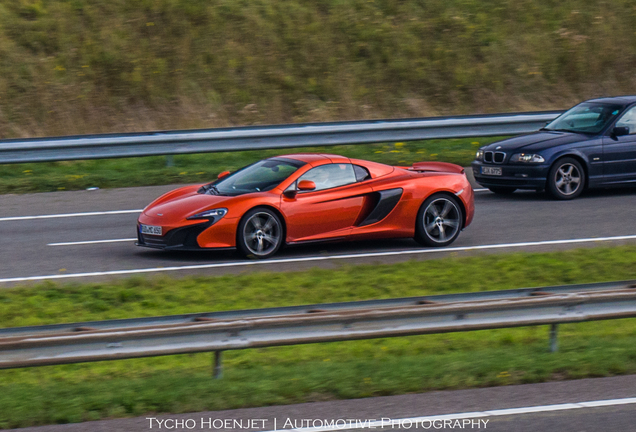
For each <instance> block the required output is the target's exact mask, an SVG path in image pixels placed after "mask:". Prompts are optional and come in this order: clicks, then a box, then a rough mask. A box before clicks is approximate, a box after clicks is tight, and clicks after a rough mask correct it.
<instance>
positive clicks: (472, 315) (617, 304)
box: [0, 282, 636, 375]
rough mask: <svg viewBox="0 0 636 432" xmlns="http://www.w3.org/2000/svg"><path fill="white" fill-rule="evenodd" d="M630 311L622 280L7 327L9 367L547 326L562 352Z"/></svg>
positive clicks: (4, 353) (632, 287) (633, 310)
mask: <svg viewBox="0 0 636 432" xmlns="http://www.w3.org/2000/svg"><path fill="white" fill-rule="evenodd" d="M223 314H225V315H223ZM232 314H234V315H232ZM630 317H636V284H634V283H633V282H616V283H609V284H590V285H574V286H561V287H550V288H534V289H525V290H512V291H496V292H480V293H468V294H457V295H454V296H452V295H451V296H429V297H415V298H405V299H388V300H375V301H370V302H354V303H335V304H325V305H312V306H310V307H307V306H302V307H297V308H293V307H292V308H274V309H257V310H254V311H235V312H220V313H212V314H194V315H180V316H174V317H157V318H145V319H140V320H116V321H112V322H111V321H100V322H94V323H74V324H68V325H61V326H40V327H23V328H14V329H3V330H2V333H0V369H7V368H19V367H30V366H44V365H56V364H69V363H79V362H90V361H101V360H117V359H128V358H137V357H149V356H160V355H172V354H184V353H196V352H207V351H214V352H215V359H216V366H215V375H219V374H220V360H221V357H220V353H221V352H222V351H225V350H235V349H246V348H262V347H271V346H280V345H297V344H305V343H316V342H333V341H347V340H356V339H371V338H384V337H396V336H409V335H421V334H434V333H445V332H458V331H471V330H484V329H497V328H509V327H519V326H529V325H544V324H550V325H551V326H552V330H551V349H552V350H553V351H554V350H556V330H557V327H556V325H557V324H561V323H576V322H582V321H592V320H603V319H618V318H630ZM126 321H127V322H128V324H124V323H125V322H126ZM122 324H123V325H122Z"/></svg>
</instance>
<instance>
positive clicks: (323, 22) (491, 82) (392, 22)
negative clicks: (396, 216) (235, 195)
mask: <svg viewBox="0 0 636 432" xmlns="http://www.w3.org/2000/svg"><path fill="white" fill-rule="evenodd" d="M635 24H636V10H634V8H633V3H632V2H631V1H629V0H614V1H611V2H604V3H603V2H596V3H594V2H592V3H590V2H589V1H586V0H564V1H560V2H555V1H552V0H429V1H418V0H405V1H400V2H396V1H393V0H347V1H342V0H324V1H323V0H321V1H315V0H314V1H298V0H250V1H247V0H218V1H215V2H209V1H203V0H155V1H148V0H90V1H89V0H5V1H3V2H2V3H1V4H0V136H2V137H14V136H25V135H59V134H68V133H87V132H106V131H122V130H150V129H173V128H187V127H199V126H214V125H229V124H246V123H250V124H252V123H286V122H295V121H307V120H317V121H320V120H336V119H344V118H348V119H356V118H379V117H398V116H419V115H428V114H435V113H438V114H444V113H468V112H497V111H510V110H526V109H536V108H540V109H550V108H566V107H567V106H569V105H572V104H573V103H574V102H576V101H579V100H581V99H584V98H588V97H590V96H595V95H600V94H608V93H610V94H624V93H631V92H633V91H634V77H633V73H632V72H631V71H632V67H633V65H634V63H636V50H634V49H632V48H633V47H634V46H635V45H636V34H635V33H634V30H633V29H634V27H635Z"/></svg>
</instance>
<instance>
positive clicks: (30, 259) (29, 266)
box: [0, 185, 636, 286]
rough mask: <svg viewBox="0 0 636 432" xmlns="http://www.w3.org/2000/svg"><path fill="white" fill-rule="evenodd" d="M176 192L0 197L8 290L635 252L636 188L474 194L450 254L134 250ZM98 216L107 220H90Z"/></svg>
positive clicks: (337, 246)
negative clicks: (153, 210) (621, 247)
mask: <svg viewBox="0 0 636 432" xmlns="http://www.w3.org/2000/svg"><path fill="white" fill-rule="evenodd" d="M174 187H176V186H174V185H172V186H156V187H144V188H126V189H112V190H96V191H77V192H53V193H43V194H30V195H4V196H0V238H2V247H1V248H0V286H11V285H14V284H16V283H21V282H25V281H28V280H42V279H57V278H62V279H67V278H80V279H83V280H90V279H97V278H115V277H122V276H129V275H131V274H135V273H142V274H154V273H160V272H169V273H170V274H172V275H175V276H179V275H184V274H193V273H196V274H223V273H238V272H245V271H254V270H268V271H280V270H299V269H304V268H310V267H315V266H320V267H327V268H332V267H334V266H338V265H340V264H343V263H346V264H359V263H375V262H383V263H391V262H398V261H405V260H411V259H430V258H438V257H441V256H444V255H447V254H449V253H451V252H454V253H459V254H474V253H508V252H510V251H519V250H530V251H546V250H564V249H570V248H579V247H593V246H598V245H613V244H623V243H632V244H633V243H636V218H635V217H634V208H635V207H634V204H636V189H633V188H632V189H616V190H606V191H592V192H588V193H586V194H584V195H583V196H582V197H580V198H579V199H576V200H574V201H553V200H551V199H549V198H548V197H547V196H546V195H545V194H537V193H534V192H517V193H515V194H514V195H512V196H505V197H502V196H498V195H495V194H493V193H491V192H490V191H487V190H483V189H482V190H481V191H479V192H477V193H476V214H475V219H474V221H473V224H472V225H471V226H469V227H468V228H467V229H466V230H465V231H463V232H462V233H461V234H460V236H459V238H458V239H457V241H456V242H455V243H454V244H453V245H452V246H451V247H450V248H445V249H439V248H435V249H424V248H422V247H420V246H419V245H418V244H417V243H415V242H414V241H413V240H390V241H373V242H370V241H368V242H355V243H323V244H312V245H305V246H295V247H290V248H286V249H284V250H283V251H281V252H280V253H279V254H278V255H277V256H275V257H274V258H273V259H270V260H265V261H246V260H244V259H242V258H241V257H240V256H239V255H238V254H237V253H235V252H232V251H223V252H195V253H183V252H168V253H167V252H162V251H156V250H151V249H146V248H139V247H137V246H135V245H134V240H133V239H134V237H135V235H136V234H135V229H136V218H137V215H138V210H139V209H141V208H143V207H144V206H145V205H146V204H148V203H149V202H150V201H152V200H153V199H154V198H156V197H157V196H158V195H160V194H161V193H163V192H166V191H168V190H171V189H173V188H174ZM477 187H478V186H477ZM95 212H98V213H99V214H92V215H91V214H84V213H95ZM104 212H115V213H104ZM78 213H79V214H80V215H75V216H69V214H71V215H73V214H78ZM51 215H63V216H64V217H51ZM96 241H97V242H96ZM101 241H105V242H101ZM111 241H112V242H111Z"/></svg>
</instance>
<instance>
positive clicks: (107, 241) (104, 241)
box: [47, 238, 137, 246]
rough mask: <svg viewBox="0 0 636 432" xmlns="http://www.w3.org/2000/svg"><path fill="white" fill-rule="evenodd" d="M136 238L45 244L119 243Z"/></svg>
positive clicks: (51, 244)
mask: <svg viewBox="0 0 636 432" xmlns="http://www.w3.org/2000/svg"><path fill="white" fill-rule="evenodd" d="M135 240H137V239H136V238H126V239H110V240H86V241H76V242H63V243H49V244H47V246H75V245H87V244H98V243H120V242H132V241H135Z"/></svg>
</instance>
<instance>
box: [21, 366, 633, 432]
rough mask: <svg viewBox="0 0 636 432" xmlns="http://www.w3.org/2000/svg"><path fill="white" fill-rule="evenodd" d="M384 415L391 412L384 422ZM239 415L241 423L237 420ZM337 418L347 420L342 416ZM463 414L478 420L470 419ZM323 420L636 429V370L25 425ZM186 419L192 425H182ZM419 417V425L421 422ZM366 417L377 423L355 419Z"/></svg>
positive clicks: (428, 426) (278, 426) (62, 428)
mask: <svg viewBox="0 0 636 432" xmlns="http://www.w3.org/2000/svg"><path fill="white" fill-rule="evenodd" d="M211 385H212V383H211ZM150 418H153V420H150ZM382 419H385V420H384V427H382V425H383V423H382V421H383V420H382ZM202 420H203V422H202ZM234 420H237V422H242V423H234ZM338 420H343V421H345V422H344V423H343V422H342V421H340V422H338V423H336V421H338ZM435 420H437V422H435ZM444 420H447V421H451V422H452V423H450V425H451V426H455V427H452V428H451V427H448V425H449V423H446V425H447V427H443V426H445V425H444ZM454 420H459V421H460V422H462V423H460V424H462V426H463V427H457V423H455V421H454ZM463 420H470V421H471V422H474V423H471V424H470V425H468V424H464V423H463ZM226 421H228V423H226ZM274 421H276V423H274ZM325 421H326V422H327V423H330V422H332V421H333V422H334V425H336V427H326V428H325V429H323V431H324V432H330V431H333V430H367V431H368V430H384V431H388V430H467V429H468V430H473V431H474V430H486V431H493V432H536V431H549V432H610V431H611V432H631V431H634V430H636V376H634V375H631V376H624V377H612V378H595V379H584V380H578V381H561V382H552V383H543V384H526V385H518V386H508V387H492V388H482V389H472V390H456V391H437V392H429V393H423V394H411V395H402V396H389V397H377V398H368V399H354V400H344V401H329V402H316V403H306V404H299V405H289V406H275V407H264V408H247V409H238V410H230V411H217V412H200V413H189V414H169V415H153V414H148V415H146V416H143V417H138V418H131V419H119V420H107V421H98V422H88V423H79V424H72V425H52V426H42V427H38V428H25V429H20V431H22V432H89V431H90V432H102V431H104V432H105V431H108V432H136V431H149V430H164V431H165V430H170V431H186V430H195V431H204V430H207V431H210V430H223V431H274V430H285V429H286V430H290V429H291V427H292V426H296V427H299V429H297V430H298V431H299V432H317V431H315V430H312V429H310V428H308V427H307V425H309V426H310V427H311V426H319V425H320V424H321V423H322V425H323V427H324V425H325ZM347 421H349V422H348V423H347ZM180 422H183V424H184V426H186V427H176V426H177V425H179V424H180ZM186 422H188V423H186ZM365 422H366V423H365ZM372 422H375V423H372ZM378 422H379V424H378ZM484 422H485V426H484ZM416 424H417V425H418V426H419V427H417V429H416V426H415V425H416ZM151 425H152V428H151V427H150V426H151ZM337 425H340V426H345V427H344V428H342V427H337ZM360 425H371V426H375V427H374V428H359V427H358V428H356V427H355V426H360ZM409 425H410V427H409ZM435 425H437V426H440V425H441V426H442V427H436V426H435ZM478 425H479V427H477V426H478ZM202 426H203V427H202ZM241 426H242V428H241ZM250 426H253V427H250ZM348 426H353V427H348ZM422 426H423V427H422Z"/></svg>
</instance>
